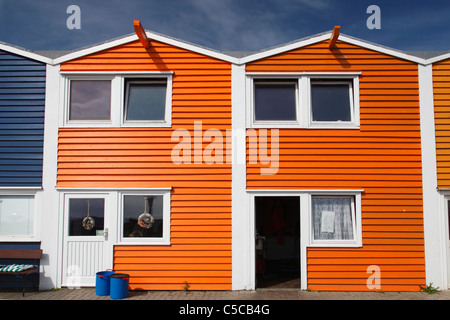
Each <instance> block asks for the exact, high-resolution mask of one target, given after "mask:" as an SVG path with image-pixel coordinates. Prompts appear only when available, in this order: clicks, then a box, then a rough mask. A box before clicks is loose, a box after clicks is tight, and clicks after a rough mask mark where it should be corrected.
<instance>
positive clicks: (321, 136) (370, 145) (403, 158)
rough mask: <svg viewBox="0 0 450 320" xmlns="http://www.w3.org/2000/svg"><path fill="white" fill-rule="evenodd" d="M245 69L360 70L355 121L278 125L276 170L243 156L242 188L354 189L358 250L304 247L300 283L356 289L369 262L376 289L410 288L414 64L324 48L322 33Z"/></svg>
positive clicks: (416, 128)
mask: <svg viewBox="0 0 450 320" xmlns="http://www.w3.org/2000/svg"><path fill="white" fill-rule="evenodd" d="M246 71H247V72H277V73H283V72H361V76H360V78H359V82H360V88H359V89H360V119H361V121H360V129H342V130H332V129H330V130H326V129H313V130H312V129H280V130H279V150H278V152H277V153H276V154H274V155H277V156H278V157H279V159H278V160H279V163H278V165H279V166H278V172H277V173H276V174H274V175H264V176H262V175H261V174H260V168H261V167H264V166H263V165H260V164H259V162H258V164H247V188H251V189H330V190H332V189H364V192H363V193H362V196H361V198H362V199H361V200H362V238H363V239H362V241H363V246H362V248H308V250H307V275H306V276H307V282H308V288H309V289H311V290H350V291H353V290H354V291H366V290H369V289H368V287H367V285H366V282H367V279H368V277H369V276H370V275H371V274H367V272H366V271H367V267H368V266H370V265H377V266H379V267H380V270H381V290H384V291H395V290H398V291H410V290H413V291H417V290H419V289H420V288H419V285H424V284H425V259H424V239H423V207H422V205H423V204H422V176H421V145H420V143H421V142H420V116H419V91H418V67H417V65H416V64H414V63H411V62H407V61H404V60H401V59H398V58H394V57H390V56H387V55H385V54H381V53H377V52H375V51H371V50H368V49H364V48H360V47H357V46H355V45H351V44H346V43H343V42H340V41H338V42H337V49H336V50H331V51H330V50H329V49H328V41H324V42H321V43H317V44H313V45H310V46H307V47H304V48H300V49H296V50H292V51H290V52H287V53H281V54H278V55H276V56H273V57H269V58H265V59H262V60H259V61H255V62H253V63H250V64H249V65H247V66H246ZM449 71H450V70H449ZM447 93H448V92H447V91H443V92H442V93H441V94H445V95H446V94H447ZM449 109H450V108H449ZM449 127H450V123H449ZM449 138H450V137H449ZM269 141H270V140H269ZM448 141H449V142H450V139H449V140H448ZM248 143H249V140H248ZM249 145H250V143H249ZM269 154H270V148H269ZM274 155H272V156H274ZM448 160H449V161H450V154H449V157H448ZM449 167H450V166H449Z"/></svg>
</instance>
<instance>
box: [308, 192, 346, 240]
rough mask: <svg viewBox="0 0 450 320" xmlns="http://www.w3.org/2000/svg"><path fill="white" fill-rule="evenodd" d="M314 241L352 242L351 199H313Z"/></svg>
mask: <svg viewBox="0 0 450 320" xmlns="http://www.w3.org/2000/svg"><path fill="white" fill-rule="evenodd" d="M312 215H313V223H314V225H313V229H314V230H313V231H314V239H315V240H353V223H352V198H351V197H313V198H312Z"/></svg>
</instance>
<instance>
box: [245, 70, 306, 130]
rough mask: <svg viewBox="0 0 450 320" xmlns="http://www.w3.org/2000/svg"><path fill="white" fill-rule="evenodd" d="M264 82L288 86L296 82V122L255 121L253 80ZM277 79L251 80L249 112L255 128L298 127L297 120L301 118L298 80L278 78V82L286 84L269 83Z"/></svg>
mask: <svg viewBox="0 0 450 320" xmlns="http://www.w3.org/2000/svg"><path fill="white" fill-rule="evenodd" d="M256 79H257V80H265V82H266V83H267V84H271V83H272V84H288V83H289V84H290V83H293V80H296V81H295V82H294V83H295V115H296V120H273V121H266V120H255V113H256V112H255V108H256V102H255V99H254V97H255V82H254V80H256ZM275 79H278V78H274V77H270V78H253V79H252V81H251V86H250V90H251V99H252V100H251V108H250V112H251V117H250V119H251V121H252V123H253V124H254V125H255V126H258V127H259V126H263V127H267V126H276V127H279V126H284V127H297V126H299V125H300V122H299V118H300V117H301V115H300V113H301V110H300V103H299V97H300V93H299V90H300V88H301V85H300V83H299V80H298V79H296V78H288V77H287V78H280V79H278V80H286V82H280V81H277V82H275V81H274V82H271V81H270V80H275Z"/></svg>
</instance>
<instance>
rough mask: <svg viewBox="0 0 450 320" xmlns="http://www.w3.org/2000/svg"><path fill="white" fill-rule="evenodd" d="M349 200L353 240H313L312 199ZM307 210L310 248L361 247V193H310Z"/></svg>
mask: <svg viewBox="0 0 450 320" xmlns="http://www.w3.org/2000/svg"><path fill="white" fill-rule="evenodd" d="M313 197H324V198H342V197H344V198H351V215H352V228H353V239H351V240H350V239H346V240H343V239H342V240H332V239H326V240H324V239H314V221H313V212H312V208H313V207H312V198H313ZM308 208H309V214H308V217H309V227H310V233H309V234H310V242H309V243H310V246H311V247H361V246H362V232H361V228H362V225H361V193H344V192H342V193H339V194H337V193H333V192H331V193H323V192H321V193H311V194H309V195H308Z"/></svg>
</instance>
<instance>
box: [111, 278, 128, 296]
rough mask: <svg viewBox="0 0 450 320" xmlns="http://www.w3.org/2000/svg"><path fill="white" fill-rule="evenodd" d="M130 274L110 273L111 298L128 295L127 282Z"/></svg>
mask: <svg viewBox="0 0 450 320" xmlns="http://www.w3.org/2000/svg"><path fill="white" fill-rule="evenodd" d="M129 281H130V276H129V275H128V274H125V273H115V274H112V275H111V294H110V297H111V299H123V298H127V297H128V284H129Z"/></svg>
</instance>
